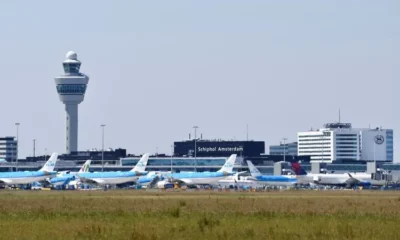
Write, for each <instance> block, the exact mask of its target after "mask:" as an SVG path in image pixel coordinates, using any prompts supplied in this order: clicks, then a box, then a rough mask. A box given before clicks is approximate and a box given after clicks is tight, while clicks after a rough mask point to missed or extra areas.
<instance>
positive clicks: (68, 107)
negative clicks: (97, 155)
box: [54, 51, 89, 153]
mask: <svg viewBox="0 0 400 240" xmlns="http://www.w3.org/2000/svg"><path fill="white" fill-rule="evenodd" d="M63 67H64V73H65V74H64V75H61V76H59V77H56V78H55V79H54V80H55V83H56V85H57V92H58V95H59V97H60V100H61V102H63V103H64V104H65V111H66V113H67V126H66V140H67V145H66V153H71V152H75V151H78V104H79V103H81V102H82V101H83V99H84V97H85V92H86V86H87V84H88V82H89V77H88V76H86V75H85V74H82V73H80V72H79V68H80V67H81V62H80V61H79V60H78V56H77V55H76V53H75V52H72V51H70V52H68V53H67V59H66V60H65V61H64V62H63Z"/></svg>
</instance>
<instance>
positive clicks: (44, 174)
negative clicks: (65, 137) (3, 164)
mask: <svg viewBox="0 0 400 240" xmlns="http://www.w3.org/2000/svg"><path fill="white" fill-rule="evenodd" d="M57 158H58V154H57V153H53V154H51V157H50V158H49V160H48V161H47V162H46V163H45V164H44V166H43V167H42V168H41V169H39V170H38V171H31V172H28V171H26V172H2V173H0V183H3V184H5V185H14V184H29V183H33V182H39V181H43V180H46V178H48V177H52V176H55V175H56V174H57V172H56V171H54V167H55V165H56V162H57Z"/></svg>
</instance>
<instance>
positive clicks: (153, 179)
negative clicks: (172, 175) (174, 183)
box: [137, 171, 167, 187]
mask: <svg viewBox="0 0 400 240" xmlns="http://www.w3.org/2000/svg"><path fill="white" fill-rule="evenodd" d="M166 173H167V172H156V171H151V172H149V173H148V174H147V175H145V176H141V177H139V179H138V180H137V184H138V185H141V186H145V187H147V186H150V185H155V184H156V183H157V182H158V181H162V180H164V179H165V177H164V174H166Z"/></svg>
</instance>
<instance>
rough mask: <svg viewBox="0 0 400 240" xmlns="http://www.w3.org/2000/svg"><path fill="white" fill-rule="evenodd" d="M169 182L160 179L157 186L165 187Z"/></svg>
mask: <svg viewBox="0 0 400 240" xmlns="http://www.w3.org/2000/svg"><path fill="white" fill-rule="evenodd" d="M167 183H169V182H168V181H165V180H164V181H159V182H157V188H165V187H164V186H165V184H167Z"/></svg>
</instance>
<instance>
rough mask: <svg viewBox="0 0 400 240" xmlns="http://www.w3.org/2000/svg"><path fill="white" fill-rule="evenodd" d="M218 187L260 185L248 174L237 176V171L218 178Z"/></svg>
mask: <svg viewBox="0 0 400 240" xmlns="http://www.w3.org/2000/svg"><path fill="white" fill-rule="evenodd" d="M217 184H218V186H220V187H225V188H227V187H241V188H243V187H252V188H256V187H262V185H260V184H259V182H258V181H255V180H254V179H253V178H252V177H249V176H239V173H236V174H235V175H232V176H228V177H226V178H225V179H222V180H219V181H218V182H217Z"/></svg>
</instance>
